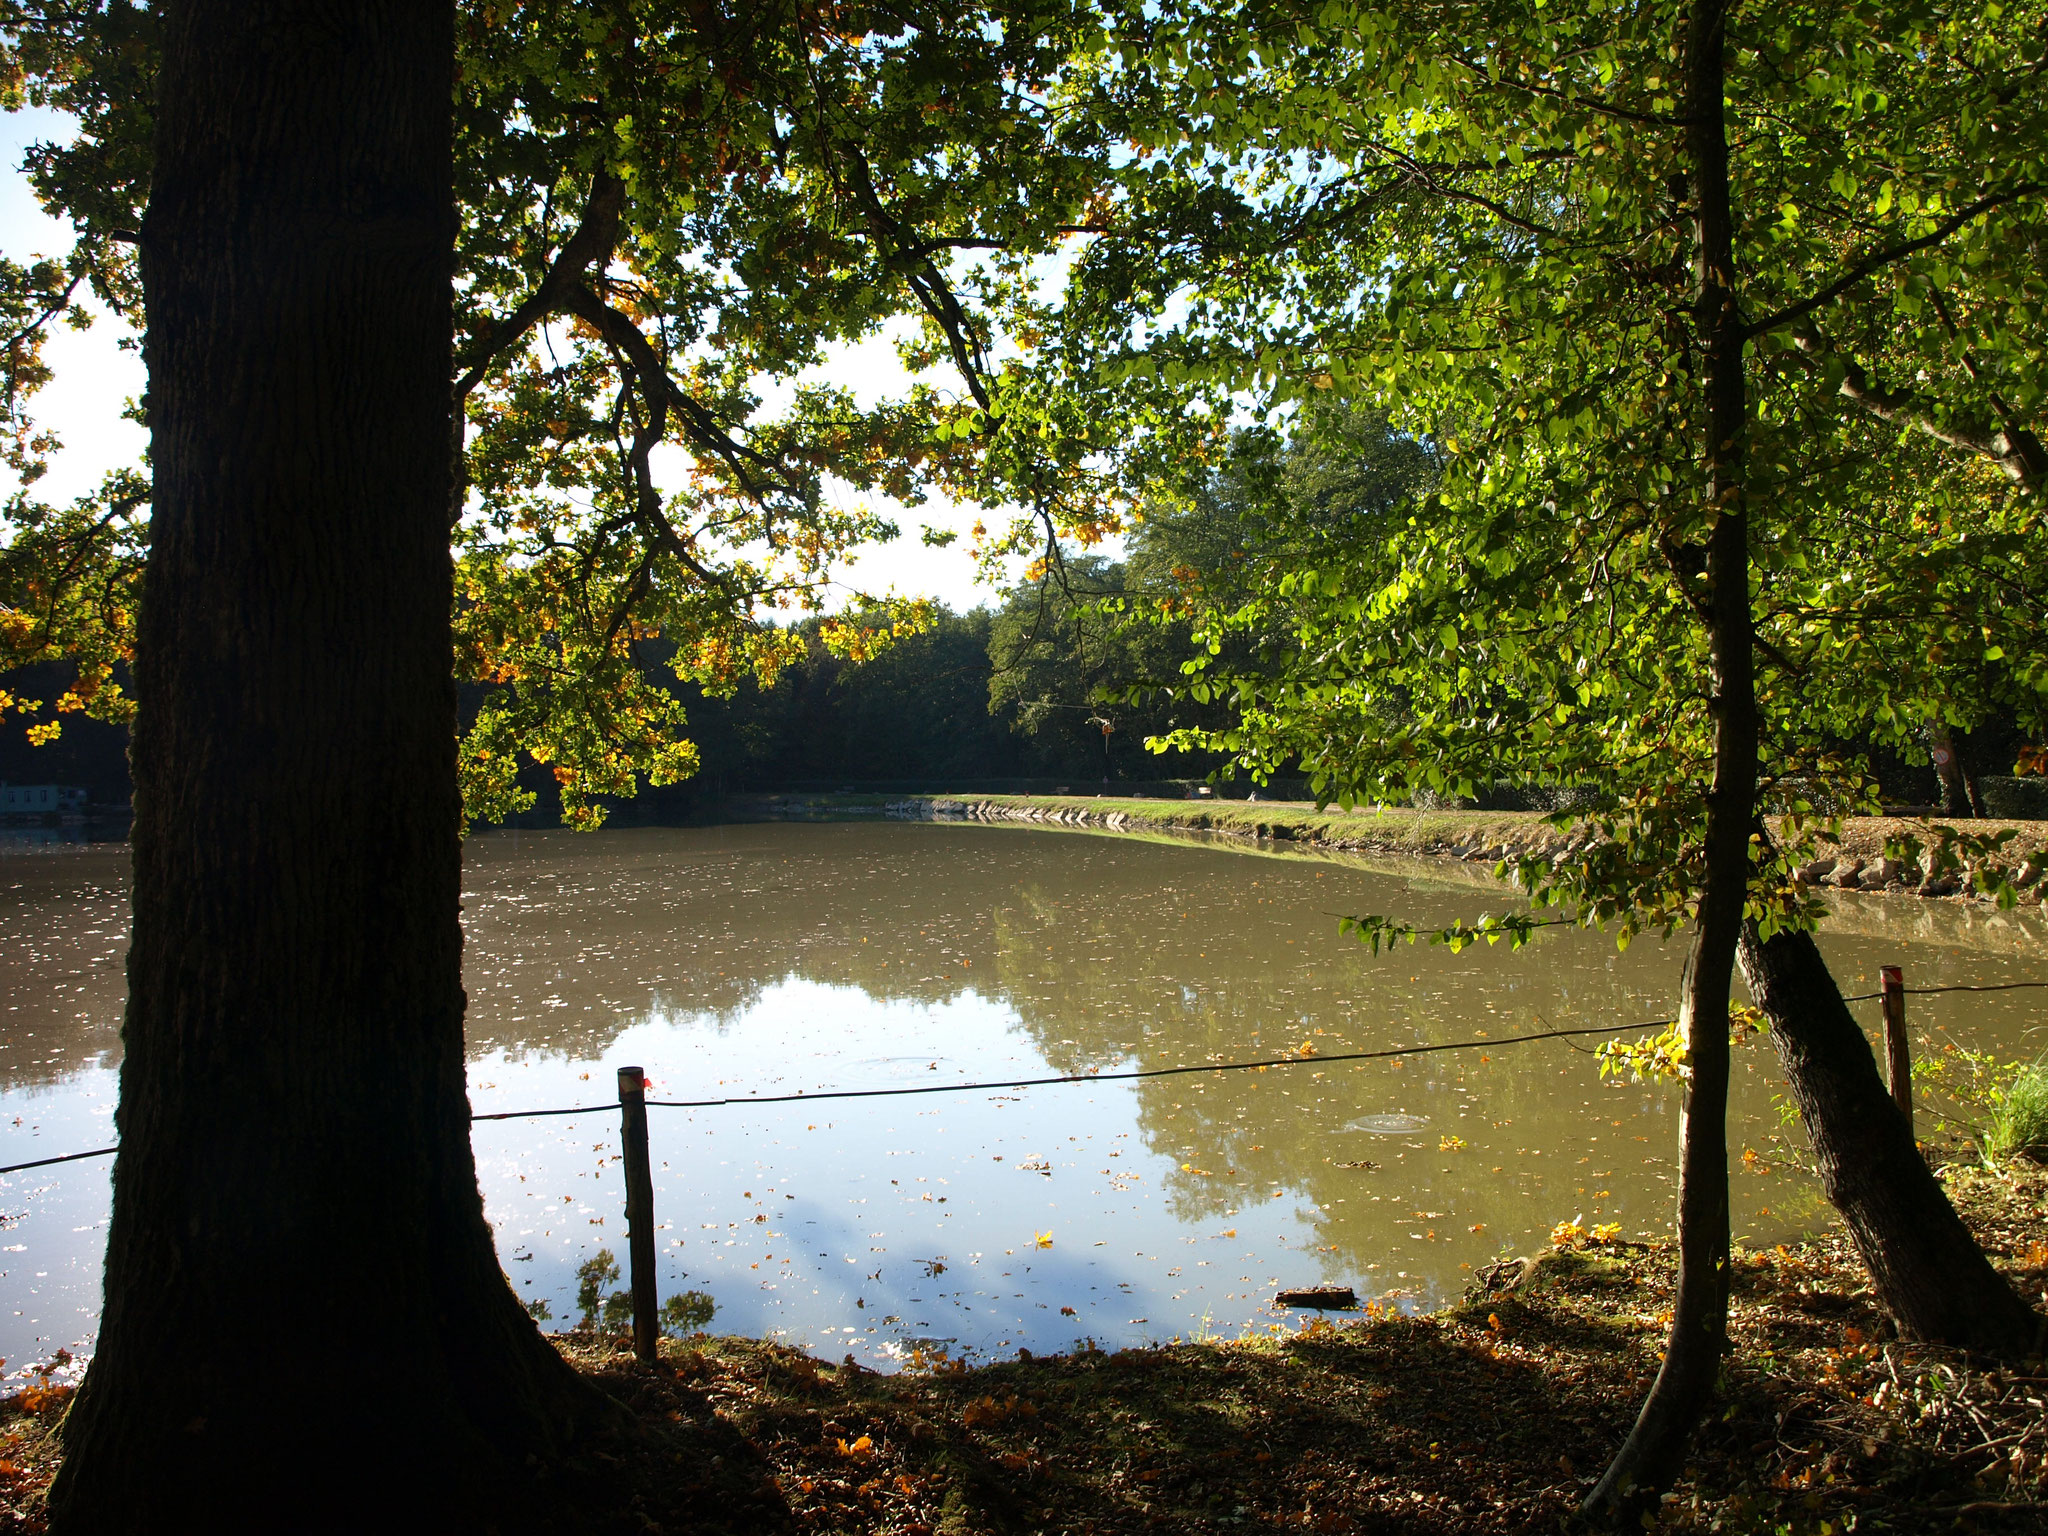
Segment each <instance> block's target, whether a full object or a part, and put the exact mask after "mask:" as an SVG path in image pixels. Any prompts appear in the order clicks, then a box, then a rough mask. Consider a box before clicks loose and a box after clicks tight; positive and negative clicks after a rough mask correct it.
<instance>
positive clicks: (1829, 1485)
mask: <svg viewBox="0 0 2048 1536" xmlns="http://www.w3.org/2000/svg"><path fill="white" fill-rule="evenodd" d="M1949 1178H1950V1184H1951V1188H1952V1190H1953V1193H1954V1195H1955V1198H1956V1201H1957V1204H1958V1206H1959V1208H1960V1209H1961V1210H1962V1211H1963V1212H1964V1214H1965V1217H1966V1219H1967V1220H1968V1221H1969V1222H1970V1224H1971V1226H1972V1227H1973V1228H1974V1230H1975V1231H1976V1232H1977V1233H1978V1235H1979V1238H1980V1239H1981V1240H1982V1241H1983V1242H1984V1244H1985V1246H1986V1248H1987V1249H1988V1250H1989V1251H1990V1252H1991V1253H1992V1254H1993V1255H1994V1257H1995V1258H1996V1260H1997V1262H1998V1263H1999V1264H2000V1265H2001V1267H2002V1268H2004V1269H2005V1270H2006V1272H2007V1273H2008V1274H2010V1275H2011V1276H2012V1277H2013V1279H2014V1281H2015V1282H2016V1283H2017V1284H2019V1285H2020V1286H2021V1287H2022V1289H2023V1290H2024V1291H2025V1292H2026V1294H2027V1295H2029V1296H2030V1297H2034V1298H2041V1297H2042V1295H2043V1292H2044V1288H2048V1209H2044V1202H2048V1174H2044V1173H2042V1172H2041V1171H2039V1170H2035V1169H2032V1168H2026V1169H2023V1170H2015V1171H2012V1172H2009V1173H2005V1174H1994V1173H1991V1172H1989V1171H1986V1170H1982V1169H1975V1168H1959V1169H1956V1170H1952V1171H1951V1173H1950V1175H1949ZM1670 1279H1671V1256H1670V1254H1669V1253H1668V1251H1667V1250H1665V1249H1663V1248H1661V1247H1649V1248H1645V1247H1637V1246H1629V1247H1615V1246H1601V1245H1597V1244H1590V1243H1587V1242H1585V1241H1584V1240H1583V1239H1574V1238H1572V1237H1571V1236H1570V1235H1569V1234H1568V1235H1567V1240H1566V1242H1565V1245H1564V1246H1563V1247H1561V1248H1556V1249H1552V1250H1549V1251H1547V1252H1546V1253H1545V1254H1543V1255H1540V1256H1538V1257H1537V1259H1536V1260H1535V1261H1534V1262H1533V1263H1531V1264H1527V1265H1503V1266H1498V1267H1496V1268H1495V1269H1493V1270H1492V1271H1490V1272H1488V1273H1487V1274H1485V1275H1484V1276H1482V1277H1480V1278H1479V1279H1477V1280H1475V1282H1474V1284H1473V1287H1472V1290H1471V1292H1470V1294H1469V1295H1468V1296H1467V1298H1466V1300H1465V1301H1464V1302H1463V1303H1462V1304H1460V1305H1458V1306H1456V1307H1453V1308H1451V1309H1449V1310H1447V1311H1444V1312H1441V1313H1436V1314H1431V1315H1423V1316H1414V1315H1402V1314H1398V1313H1395V1314H1384V1315H1383V1314H1377V1313H1373V1314H1369V1315H1366V1316H1364V1317H1359V1316H1357V1315H1356V1314H1352V1315H1351V1316H1349V1317H1345V1316H1343V1315H1342V1314H1338V1315H1336V1317H1337V1320H1336V1321H1330V1320H1316V1321H1311V1322H1308V1323H1306V1324H1304V1325H1298V1326H1289V1327H1285V1328H1279V1329H1271V1330H1260V1331H1255V1332H1253V1333H1251V1334H1249V1335H1247V1336H1245V1337H1243V1338H1231V1339H1215V1340H1207V1341H1201V1342H1192V1343H1177V1344H1171V1345H1167V1346H1163V1347H1159V1348H1151V1349H1131V1350H1122V1351H1118V1352H1116V1353H1113V1354H1111V1353H1104V1352H1101V1351H1097V1350H1092V1349H1087V1348H1080V1349H1077V1350H1076V1351H1075V1352H1074V1353H1071V1354H1067V1355H1061V1356H1058V1357H1053V1358H1041V1359H1030V1358H1020V1359H1016V1360H1006V1361H1004V1362H1001V1363H997V1364H988V1365H982V1366H979V1367H975V1368H967V1367H963V1366H961V1365H958V1364H955V1363H951V1362H947V1361H944V1360H928V1361H924V1362H921V1363H920V1365H919V1368H917V1369H914V1370H912V1371H908V1372H905V1373H904V1374H901V1375H896V1376H881V1375H876V1374H875V1373H873V1372H871V1371H866V1370H863V1369H861V1368H859V1367H858V1366H856V1365H853V1364H852V1363H850V1362H843V1363H840V1364H837V1365H835V1364H833V1363H832V1362H829V1361H825V1360H818V1359H813V1358H811V1357H809V1356H807V1355H805V1354H803V1353H802V1352H801V1351H798V1350H794V1349H789V1348H785V1347H782V1346H778V1345H773V1344H766V1343H761V1342H758V1341H749V1340H738V1339H697V1340H692V1341H688V1342H685V1343H676V1342H669V1343H665V1344H664V1346H663V1351H664V1352H663V1358H662V1360H661V1363H660V1364H659V1365H658V1366H656V1367H653V1368H648V1367H643V1366H640V1365H638V1364H636V1363H635V1362H634V1361H633V1360H632V1358H631V1356H630V1355H629V1354H627V1353H626V1352H625V1351H624V1341H623V1340H615V1339H589V1338H584V1339H574V1338H567V1337H565V1338H564V1339H562V1341H561V1342H562V1346H563V1349H564V1353H565V1354H567V1355H568V1356H569V1358H570V1359H571V1360H572V1361H573V1362H574V1363H575V1364H576V1366H577V1367H578V1368H579V1369H581V1370H583V1371H584V1372H586V1373H587V1374H589V1375H590V1376H591V1377H592V1378H593V1379H595V1380H596V1381H598V1382H599V1383H600V1384H601V1385H603V1386H604V1387H605V1388H606V1389H607V1390H609V1391H610V1392H612V1393H613V1394H614V1395H615V1396H617V1397H618V1398H619V1399H620V1400H621V1401H622V1402H624V1403H626V1404H627V1405H628V1406H629V1407H630V1408H631V1410H632V1412H633V1414H634V1416H635V1420H636V1422H637V1426H638V1428H637V1431H636V1432H634V1433H631V1434H628V1435H625V1436H623V1437H622V1438H620V1439H618V1440H616V1441H613V1442H611V1443H608V1444H606V1445H603V1446H594V1447H591V1448H589V1449H588V1451H587V1453H586V1455H585V1456H584V1458H582V1459H580V1460H578V1461H576V1462H574V1463H572V1464H571V1465H570V1466H569V1467H567V1468H565V1469H564V1470H563V1472H562V1474H561V1491H562V1493H563V1494H564V1496H565V1499H567V1500H568V1501H569V1502H573V1503H575V1504H576V1505H577V1506H578V1507H580V1508H583V1509H586V1510H587V1511H588V1514H589V1521H590V1523H589V1525H588V1526H587V1527H586V1528H588V1529H593V1530H603V1531H633V1532H644V1533H656V1532H662V1531H668V1532H682V1531H695V1532H703V1531H733V1532H742V1531H745V1532H755V1531H760V1532H766V1531H778V1532H780V1531H789V1532H845V1533H862V1536H868V1533H874V1536H882V1533H889V1536H936V1533H952V1536H969V1533H984V1532H986V1533H990V1536H1011V1533H1024V1532H1038V1531H1044V1532H1076V1533H1088V1532H1093V1533H1099V1536H1111V1533H1139V1532H1211V1531H1213V1532H1241V1531H1252V1530H1289V1531H1313V1532H1367V1531H1370V1532H1413V1533H1450V1532H1510V1531H1517V1532H1518V1531H1527V1530H1545V1529H1550V1530H1554V1529H1557V1528H1558V1527H1559V1525H1560V1523H1561V1522H1563V1521H1564V1520H1565V1519H1566V1517H1567V1516H1568V1514H1569V1512H1570V1511H1571V1509H1572V1508H1573V1507H1574V1505H1575V1503H1576V1501H1577V1500H1578V1499H1579V1497H1580V1496H1581V1495H1582V1494H1583V1493H1584V1491H1585V1489H1586V1487H1587V1486H1588V1485H1589V1482H1590V1480H1591V1479H1592V1478H1593V1477H1594V1476H1595V1475H1597V1473H1598V1472H1599V1470H1600V1468H1601V1466H1602V1465H1603V1464H1604V1462H1605V1460H1606V1458H1607V1457H1608V1456H1609V1455H1610V1454H1611V1453H1612V1451H1613V1450H1614V1448H1615V1446H1616V1445H1617V1444H1618V1443H1619V1441H1620V1439H1621V1437H1622V1436H1623V1434H1625V1433H1626V1431H1627V1428H1628V1425H1629V1423H1630V1421H1631V1419H1632V1418H1633V1416H1634V1413H1635V1409H1636V1406H1637V1403H1638V1402H1639V1400H1640V1398H1641V1395H1642V1393H1643V1391H1644V1390H1645V1389H1646V1387H1647V1386H1648V1384H1649V1380H1650V1377H1651V1375H1652V1373H1653V1372H1654V1371H1655V1369H1656V1365H1657V1351H1658V1347H1659V1345H1660V1343H1661V1341H1662V1337H1663V1329H1664V1326H1665V1322H1666V1318H1667V1308H1668V1307H1669V1305H1670ZM2037 1304H2039V1303H2038V1300H2037ZM1731 1332H1732V1334H1733V1336H1734V1340H1735V1354H1734V1357H1733V1359H1732V1360H1731V1362H1730V1364H1729V1366H1728V1368H1727V1371H1726V1374H1725V1378H1724V1384H1723V1392H1722V1396H1721V1400H1720V1403H1719V1405H1718V1407H1717V1409H1716V1411H1715V1412H1714V1413H1713V1414H1712V1415H1710V1418H1709V1422H1708V1424H1707V1425H1706V1427H1705V1428H1704V1429H1703V1431H1702V1432H1701V1435H1700V1437H1699V1441H1698V1443H1697V1447H1696V1454H1695V1456H1694V1458H1693V1462H1692V1465H1691V1467H1690V1469H1689V1471H1688V1474H1687V1477H1686V1480H1685V1481H1684V1482H1683V1483H1681V1484H1680V1486H1679V1487H1678V1488H1677V1490H1676V1491H1675V1492H1674V1494H1673V1495H1672V1497H1671V1498H1670V1499H1669V1500H1668V1501H1667V1503H1666V1506H1665V1509H1664V1512H1663V1518H1662V1520H1661V1521H1660V1522H1659V1528H1660V1529H1666V1530H1673V1531H1708V1530H1718V1531H1724V1532H1756V1533H1760V1536H1761V1533H1790V1536H1821V1533H1826V1532H1839V1531H1932V1530H1950V1529H1958V1528H1961V1529H1980V1530H1990V1531H2005V1530H2010V1531H2022V1530H2035V1529H2039V1528H2040V1520H2041V1517H2042V1515H2043V1513H2044V1512H2048V1504H2044V1502H2043V1501H2044V1500H2048V1480H2044V1477H2043V1454H2044V1451H2048V1420H2044V1416H2043V1411H2042V1406H2041V1405H2042V1401H2043V1398H2044V1393H2048V1368H2044V1367H2043V1365H2042V1364H2041V1363H2040V1362H2038V1361H2036V1362H2032V1363H2031V1364H2026V1365H2019V1366H2013V1365H2010V1364H2009V1365H2007V1366H2004V1367H2002V1368H1996V1369H1993V1368H1988V1367H1987V1363H1986V1362H1983V1361H1979V1360H1973V1359H1970V1358H1968V1357H1965V1356H1963V1355H1961V1354H1959V1353H1957V1352H1954V1351H1948V1350H1942V1349H1937V1348H1931V1347H1927V1346H1920V1345H1909V1344H1903V1343H1900V1342H1898V1341H1896V1340H1894V1339H1890V1338H1888V1337H1887V1333H1888V1329H1887V1325H1886V1324H1885V1322H1884V1319H1883V1318H1882V1317H1881V1316H1880V1315H1879V1313H1878V1312H1877V1311H1876V1309H1875V1308H1874V1307H1873V1306H1872V1304H1871V1298H1870V1295H1869V1291H1868V1288H1867V1283H1866V1281H1865V1279H1864V1276H1863V1272H1862V1270H1861V1269H1860V1267H1859V1266H1858V1265H1857V1264H1856V1262H1855V1260H1854V1257H1853V1255H1852V1254H1851V1253H1850V1252H1849V1250H1848V1247H1847V1244H1846V1243H1845V1242H1844V1241H1843V1240H1842V1239H1841V1238H1840V1237H1839V1236H1830V1237H1824V1238H1821V1239H1817V1240H1815V1241H1813V1242H1809V1243H1806V1244H1803V1245H1800V1246H1798V1247H1792V1248H1778V1249H1775V1250H1773V1251H1770V1252H1766V1253H1757V1254H1744V1255H1741V1256H1740V1257H1739V1259H1738V1262H1737V1264H1736V1268H1735V1304H1734V1310H1733V1315H1732V1318H1731ZM62 1406H63V1398H62V1396H61V1395H59V1396H56V1397H54V1398H51V1397H48V1396H46V1397H44V1398H42V1399H41V1400H34V1401H25V1400H24V1399H23V1398H20V1397H17V1398H16V1399H14V1400H12V1401H10V1402H9V1403H8V1404H6V1405H5V1407H4V1410H0V1412H4V1415H5V1420H6V1422H5V1423H4V1425H0V1440H4V1443H0V1455H4V1456H5V1457H6V1458H7V1459H6V1468H7V1471H6V1472H5V1473H0V1499H4V1500H5V1512H4V1515H0V1530H8V1531H33V1530H36V1529H38V1528H39V1520H38V1505H39V1499H40V1493H41V1489H42V1488H43V1487H44V1486H45V1485H46V1483H47V1480H48V1477H49V1475H50V1473H51V1471H52V1470H53V1468H54V1465H55V1458H56V1455H57V1443H56V1439H55V1434H54V1423H55V1420H56V1418H57V1416H58V1415H59V1414H60V1413H61V1411H62ZM571 1495H573V1498H570V1496H571ZM555 1528H561V1529H571V1528H574V1527H572V1526H561V1527H555Z"/></svg>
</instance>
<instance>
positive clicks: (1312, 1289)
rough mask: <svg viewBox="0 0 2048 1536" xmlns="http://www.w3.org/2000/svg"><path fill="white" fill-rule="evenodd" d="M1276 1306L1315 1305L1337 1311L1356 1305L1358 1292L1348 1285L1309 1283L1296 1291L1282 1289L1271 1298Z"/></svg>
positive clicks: (1322, 1308)
mask: <svg viewBox="0 0 2048 1536" xmlns="http://www.w3.org/2000/svg"><path fill="white" fill-rule="evenodd" d="M1273 1305H1274V1306H1276V1307H1315V1308H1318V1309H1320V1310H1322V1311H1326V1312H1338V1311H1342V1310H1344V1309H1345V1308H1347V1307H1355V1306H1357V1305H1358V1293H1357V1292H1356V1291H1354V1290H1352V1289H1351V1287H1350V1286H1348V1285H1311V1286H1305V1287H1304V1288H1302V1289H1301V1290H1298V1291H1282V1292H1281V1293H1280V1294H1279V1295H1277V1296H1275V1297H1274V1298H1273Z"/></svg>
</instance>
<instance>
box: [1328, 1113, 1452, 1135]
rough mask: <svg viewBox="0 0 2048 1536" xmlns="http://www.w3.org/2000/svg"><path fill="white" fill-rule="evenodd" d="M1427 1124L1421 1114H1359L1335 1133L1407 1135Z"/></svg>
mask: <svg viewBox="0 0 2048 1536" xmlns="http://www.w3.org/2000/svg"><path fill="white" fill-rule="evenodd" d="M1428 1124H1429V1121H1428V1120H1427V1119H1425V1118H1424V1117H1423V1116H1421V1115H1360V1116H1359V1117H1358V1118H1357V1119H1356V1120H1354V1121H1352V1122H1351V1123H1350V1124H1349V1125H1346V1126H1343V1127H1340V1128H1339V1129H1338V1130H1337V1132H1336V1133H1335V1134H1337V1135H1339V1136H1342V1135H1343V1134H1345V1132H1347V1131H1362V1132H1364V1133H1365V1134H1366V1135H1368V1136H1409V1135H1413V1134H1414V1133H1415V1132H1416V1131H1419V1130H1422V1129H1423V1128H1424V1127H1426V1126H1427V1125H1428Z"/></svg>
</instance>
